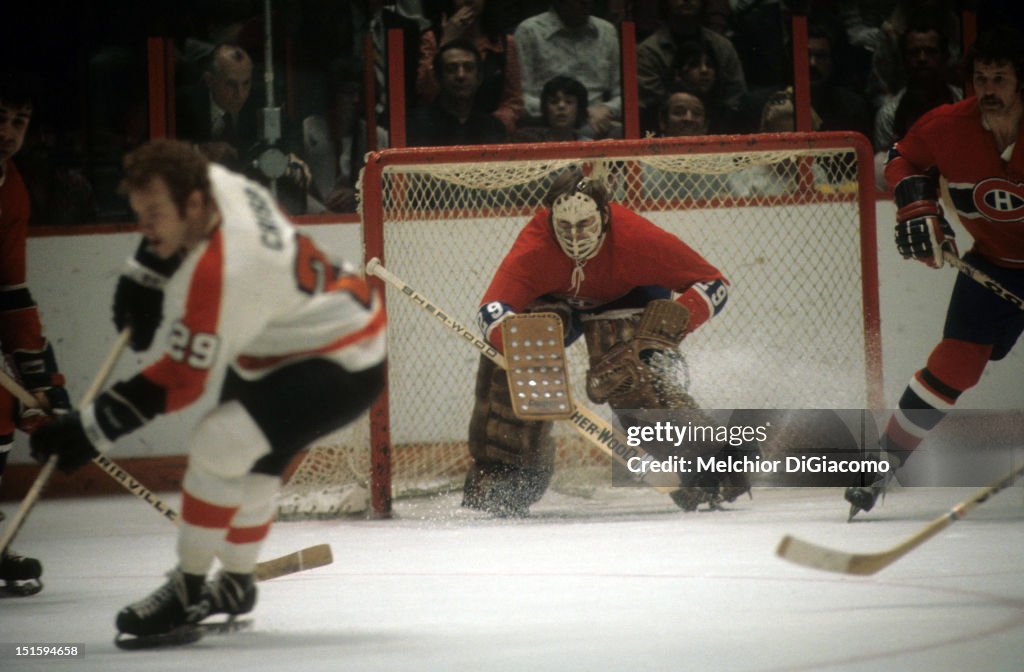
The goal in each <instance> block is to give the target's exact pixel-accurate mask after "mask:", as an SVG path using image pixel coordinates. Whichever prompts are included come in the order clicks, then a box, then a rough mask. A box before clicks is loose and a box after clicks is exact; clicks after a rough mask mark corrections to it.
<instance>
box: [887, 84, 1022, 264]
mask: <svg viewBox="0 0 1024 672" xmlns="http://www.w3.org/2000/svg"><path fill="white" fill-rule="evenodd" d="M1022 130H1024V129H1022ZM1011 152H1012V153H1011V154H1010V155H1009V157H1008V160H1007V159H1006V158H1004V157H1003V156H1000V152H999V148H998V146H997V145H996V141H995V137H994V136H993V134H992V132H991V131H988V130H987V129H986V128H985V127H984V126H983V125H982V118H981V110H980V107H979V105H978V99H977V98H975V97H971V98H968V99H966V100H963V101H960V102H958V103H953V104H952V105H943V106H941V107H938V108H936V109H934V110H932V111H930V112H928V113H927V114H925V115H924V116H923V117H921V118H920V119H919V120H918V121H917V122H916V123H915V124H914V125H913V126H912V127H911V128H910V130H909V131H907V134H906V135H905V136H904V137H903V138H902V139H901V140H898V141H897V142H896V144H895V145H893V148H892V151H891V152H890V155H889V161H888V163H887V164H886V166H885V177H886V180H888V182H889V186H890V187H895V186H896V185H897V184H898V183H899V182H900V180H902V179H904V178H906V177H909V176H911V175H923V174H927V173H929V172H931V171H933V170H936V169H937V170H938V172H939V173H941V174H942V176H943V177H944V178H945V179H946V180H947V181H948V183H949V193H950V197H951V199H952V201H953V206H954V208H955V209H956V211H957V214H958V215H959V216H960V220H961V221H962V222H963V224H964V228H966V229H967V232H968V233H970V234H971V236H972V237H973V238H974V248H973V249H974V251H975V252H976V253H977V254H979V255H981V256H983V257H985V258H986V259H988V260H990V261H991V262H992V263H994V264H996V265H998V266H1006V267H1010V268H1024V143H1022V142H1021V134H1020V133H1018V136H1017V141H1016V144H1015V145H1014V146H1013V148H1012V150H1011Z"/></svg>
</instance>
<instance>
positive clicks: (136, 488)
mask: <svg viewBox="0 0 1024 672" xmlns="http://www.w3.org/2000/svg"><path fill="white" fill-rule="evenodd" d="M122 333H123V334H126V333H128V332H127V331H126V332H122ZM118 338H120V336H119V337H118ZM125 343H127V340H126V341H125ZM115 347H116V349H117V350H116V351H117V354H118V355H119V354H120V351H121V350H123V348H124V344H120V345H118V346H115ZM116 362H117V356H115V354H114V351H112V352H111V355H110V356H109V357H108V361H107V362H105V363H104V368H103V369H101V373H103V376H102V379H101V377H100V376H99V375H97V377H96V380H95V381H94V382H93V385H92V387H90V389H89V391H88V392H87V393H86V395H85V396H84V397H83V400H85V399H90V400H91V399H92V398H94V397H95V396H96V395H97V394H98V393H99V389H100V388H102V386H103V381H104V380H105V379H106V378H107V377H109V375H110V371H111V370H112V369H113V366H114V364H115V363H116ZM0 387H3V388H4V389H6V390H7V391H8V392H10V393H11V394H13V395H14V396H15V397H17V398H18V399H20V400H21V402H22V403H23V404H25V405H26V406H28V407H30V408H36V407H38V406H39V400H38V399H37V398H36V397H35V395H33V394H32V393H31V392H29V391H28V390H26V389H25V388H24V387H22V386H21V385H20V384H19V383H18V381H17V380H15V379H14V378H12V377H11V376H10V375H9V374H8V373H7V372H6V371H4V370H3V369H0ZM83 403H88V401H83ZM92 461H93V464H95V465H97V466H98V467H99V468H100V469H102V470H103V471H104V472H106V473H107V475H108V476H110V477H111V478H113V479H114V480H115V481H117V482H118V483H120V484H121V485H122V486H124V488H125V489H126V490H127V491H128V492H130V493H132V494H133V495H135V496H136V497H137V498H139V499H141V500H142V501H144V502H146V503H147V504H149V505H150V506H151V507H153V508H154V509H156V511H157V512H158V513H159V514H160V515H162V516H163V517H164V518H166V519H167V520H169V521H171V522H172V523H177V522H178V520H179V519H180V516H179V515H178V512H177V511H175V510H174V509H173V508H171V507H170V506H169V505H168V504H166V503H165V502H164V501H163V500H161V499H160V498H159V497H157V496H156V495H155V494H154V493H153V492H152V491H151V490H150V489H149V488H147V487H146V486H144V485H143V484H142V483H140V482H139V481H137V480H136V479H135V478H133V477H132V476H131V474H129V473H128V472H127V471H125V470H124V469H123V468H121V467H119V466H118V465H117V464H115V463H114V462H113V461H112V460H111V459H110V458H108V457H107V456H106V455H97V456H96V457H94V458H93V460H92ZM47 463H49V461H48V462H47ZM51 474H52V470H51ZM33 487H34V485H33ZM40 490H41V488H40ZM26 516H27V513H26ZM12 539H13V535H12ZM8 543H9V542H8ZM4 548H6V546H4ZM332 561H333V558H332V556H331V549H330V546H328V545H327V544H317V545H315V546H310V547H308V548H304V549H302V550H299V551H295V552H294V553H289V554H287V555H283V556H281V557H279V558H272V559H270V560H265V561H263V562H259V563H257V564H256V570H255V575H256V580H257V581H266V580H267V579H273V578H276V577H278V576H284V575H285V574H291V573H294V572H300V571H302V570H304V569H312V568H314V567H322V566H324V565H328V564H330V563H331V562H332Z"/></svg>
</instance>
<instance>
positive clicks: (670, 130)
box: [642, 84, 728, 200]
mask: <svg viewBox="0 0 1024 672" xmlns="http://www.w3.org/2000/svg"><path fill="white" fill-rule="evenodd" d="M708 127H709V118H708V114H707V105H706V103H705V100H704V98H703V97H702V95H701V94H700V93H699V92H697V91H694V90H693V89H691V88H689V87H688V86H687V85H685V84H676V85H675V86H674V87H673V88H672V89H671V90H670V91H669V92H668V95H667V96H666V98H665V100H664V101H663V102H662V104H661V106H660V108H659V114H658V129H659V135H660V136H661V137H665V138H672V137H682V136H696V135H707V134H708ZM642 179H643V184H644V191H645V193H646V194H647V196H648V197H650V198H653V199H667V200H676V199H681V198H682V199H687V198H689V199H702V198H712V197H714V196H716V195H719V194H721V193H724V192H726V191H727V190H728V184H727V183H726V181H725V179H724V177H723V176H722V175H720V174H712V173H702V172H674V171H666V170H663V168H662V167H660V166H657V165H650V164H645V165H644V167H643V178H642Z"/></svg>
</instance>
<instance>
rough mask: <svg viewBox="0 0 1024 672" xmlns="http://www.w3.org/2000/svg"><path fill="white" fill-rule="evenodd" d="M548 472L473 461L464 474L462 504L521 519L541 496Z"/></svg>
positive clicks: (548, 478) (544, 488) (545, 487)
mask: <svg viewBox="0 0 1024 672" xmlns="http://www.w3.org/2000/svg"><path fill="white" fill-rule="evenodd" d="M550 483H551V470H550V469H528V468H522V467H515V466H512V465H509V464H501V463H498V462H480V461H478V462H475V463H474V464H473V465H472V466H471V467H470V468H469V472H468V473H467V474H466V483H465V486H464V487H463V489H462V505H463V506H465V507H467V508H470V509H477V510H479V511H487V512H488V513H493V514H495V515H497V516H502V517H511V518H522V517H525V516H526V515H527V514H528V513H529V509H530V505H532V504H534V503H536V502H537V501H538V500H539V499H540V498H541V497H543V496H544V493H545V491H547V489H548V485H549V484H550Z"/></svg>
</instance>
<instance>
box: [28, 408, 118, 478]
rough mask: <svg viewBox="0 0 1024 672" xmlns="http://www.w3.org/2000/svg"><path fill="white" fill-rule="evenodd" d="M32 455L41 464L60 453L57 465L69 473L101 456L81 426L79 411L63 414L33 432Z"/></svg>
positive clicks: (31, 441) (31, 440)
mask: <svg viewBox="0 0 1024 672" xmlns="http://www.w3.org/2000/svg"><path fill="white" fill-rule="evenodd" d="M29 442H30V445H31V447H32V457H33V458H35V459H36V460H37V461H39V462H41V463H45V462H46V461H47V460H49V459H50V456H51V455H57V468H58V469H60V470H61V471H63V472H64V473H66V474H70V473H72V472H73V471H76V470H78V469H79V468H81V467H83V466H85V465H86V464H88V463H89V462H91V461H92V459H93V458H94V457H96V456H97V455H99V454H100V453H99V451H98V450H96V447H95V446H94V445H93V444H92V441H90V440H89V437H88V436H86V434H85V429H84V428H83V427H82V418H81V415H80V414H79V412H78V411H74V412H72V413H68V414H67V415H62V416H60V417H59V418H56V419H54V420H53V421H52V422H50V423H48V424H46V425H43V426H42V427H39V428H38V429H36V431H35V432H33V433H32V438H31V439H30V440H29Z"/></svg>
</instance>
